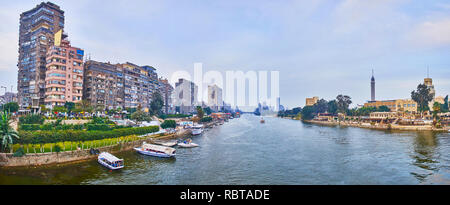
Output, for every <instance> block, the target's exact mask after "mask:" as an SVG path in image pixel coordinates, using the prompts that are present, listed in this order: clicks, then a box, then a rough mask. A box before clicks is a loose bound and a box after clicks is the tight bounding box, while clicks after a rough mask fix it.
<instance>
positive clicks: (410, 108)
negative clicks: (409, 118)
mask: <svg viewBox="0 0 450 205" xmlns="http://www.w3.org/2000/svg"><path fill="white" fill-rule="evenodd" d="M395 104H396V105H397V106H396V110H395V111H405V112H406V111H407V112H414V113H416V112H417V106H418V105H417V102H416V101H414V100H411V99H406V100H395Z"/></svg>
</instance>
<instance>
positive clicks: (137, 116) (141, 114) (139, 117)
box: [130, 109, 152, 122]
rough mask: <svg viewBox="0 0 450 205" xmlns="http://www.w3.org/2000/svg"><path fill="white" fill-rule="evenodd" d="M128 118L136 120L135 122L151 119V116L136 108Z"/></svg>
mask: <svg viewBox="0 0 450 205" xmlns="http://www.w3.org/2000/svg"><path fill="white" fill-rule="evenodd" d="M130 118H131V119H132V120H136V121H137V122H142V121H151V120H152V118H151V117H150V115H148V114H147V113H146V112H144V111H142V110H140V109H138V110H136V112H133V113H132V114H131V116H130Z"/></svg>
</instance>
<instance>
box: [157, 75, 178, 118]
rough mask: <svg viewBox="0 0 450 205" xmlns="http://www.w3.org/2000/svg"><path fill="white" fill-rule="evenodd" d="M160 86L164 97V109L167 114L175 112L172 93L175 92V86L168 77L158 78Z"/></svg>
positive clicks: (159, 88)
mask: <svg viewBox="0 0 450 205" xmlns="http://www.w3.org/2000/svg"><path fill="white" fill-rule="evenodd" d="M158 82H159V86H158V90H159V92H160V93H161V96H162V98H163V99H164V108H163V111H164V113H165V114H172V113H174V108H173V105H172V93H173V87H172V85H170V83H169V81H168V80H167V79H162V78H160V79H158Z"/></svg>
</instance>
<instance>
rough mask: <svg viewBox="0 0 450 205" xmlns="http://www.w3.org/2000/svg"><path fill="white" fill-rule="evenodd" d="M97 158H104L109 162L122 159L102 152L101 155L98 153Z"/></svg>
mask: <svg viewBox="0 0 450 205" xmlns="http://www.w3.org/2000/svg"><path fill="white" fill-rule="evenodd" d="M98 157H100V158H105V159H106V160H107V161H109V162H117V161H123V159H119V158H117V157H116V156H114V155H112V154H110V153H108V152H102V153H100V155H99V156H98Z"/></svg>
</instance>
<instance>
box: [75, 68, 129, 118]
mask: <svg viewBox="0 0 450 205" xmlns="http://www.w3.org/2000/svg"><path fill="white" fill-rule="evenodd" d="M84 73H85V75H84V89H83V99H85V100H87V101H88V102H89V103H90V104H91V105H94V106H101V107H104V108H106V109H117V108H123V107H124V78H123V70H122V67H120V66H117V65H113V64H110V63H102V62H97V61H93V60H88V61H86V63H85V64H84Z"/></svg>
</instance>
